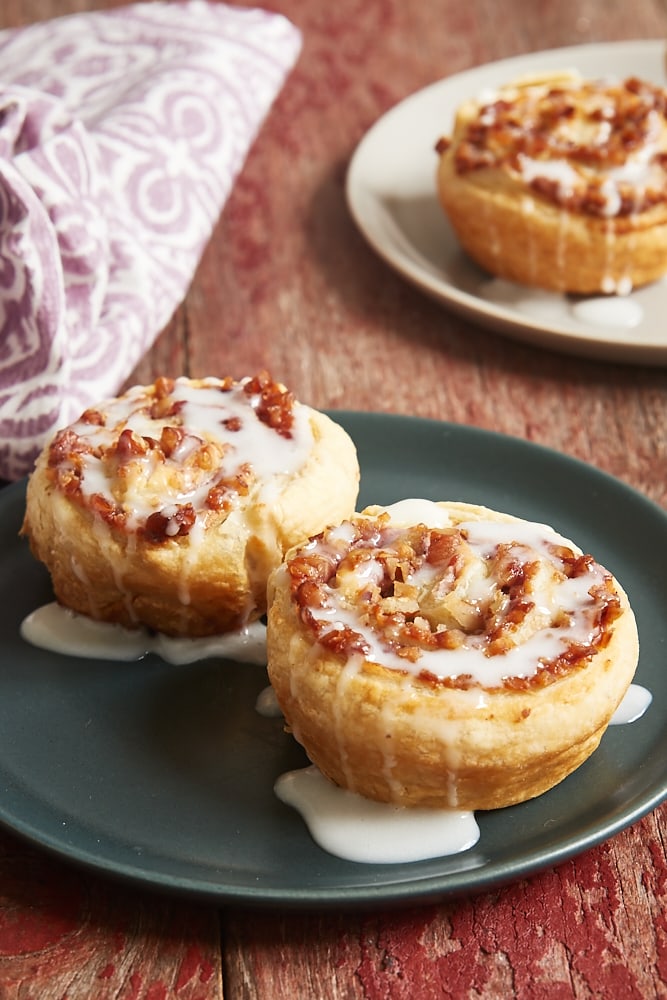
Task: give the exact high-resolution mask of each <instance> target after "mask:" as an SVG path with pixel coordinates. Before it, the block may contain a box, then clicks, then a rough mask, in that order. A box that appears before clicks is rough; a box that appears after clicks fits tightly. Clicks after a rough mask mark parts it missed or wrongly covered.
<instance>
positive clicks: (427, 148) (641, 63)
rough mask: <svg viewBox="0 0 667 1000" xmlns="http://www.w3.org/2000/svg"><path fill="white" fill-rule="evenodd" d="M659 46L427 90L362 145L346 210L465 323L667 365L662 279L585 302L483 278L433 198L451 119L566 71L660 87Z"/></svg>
mask: <svg viewBox="0 0 667 1000" xmlns="http://www.w3.org/2000/svg"><path fill="white" fill-rule="evenodd" d="M664 66H665V43H664V42H662V41H631V42H611V43H607V44H603V45H586V46H576V47H573V48H565V49H553V50H551V51H549V52H539V53H530V54H529V55H525V56H520V57H518V58H515V59H506V60H503V61H501V62H496V63H490V64H489V65H487V66H480V67H477V68H475V69H472V70H468V71H466V72H465V73H459V74H457V75H456V76H451V77H449V78H447V79H445V80H441V81H440V82H439V83H434V84H432V85H431V86H429V87H426V88H425V89H424V90H421V91H419V92H418V93H416V94H413V95H412V96H411V97H408V98H406V100H404V101H402V102H401V103H400V104H398V105H397V106H396V107H394V108H392V109H391V110H390V111H389V112H388V113H387V114H386V115H384V116H383V117H382V118H381V119H380V120H379V121H378V122H376V124H375V125H374V126H373V127H372V128H371V129H370V131H369V132H368V133H367V134H366V136H365V137H364V139H363V140H362V141H361V143H360V144H359V146H358V148H357V150H356V152H355V154H354V156H353V158H352V162H351V164H350V169H349V171H348V177H347V200H348V205H349V208H350V211H351V213H352V216H353V218H354V219H355V221H356V223H357V225H358V226H359V228H360V230H361V232H362V233H363V234H364V236H365V237H366V239H367V240H368V242H369V243H370V245H371V246H372V247H373V248H374V249H375V250H376V251H377V253H378V254H379V255H380V256H381V257H382V258H383V259H384V260H385V261H386V262H387V263H388V264H389V265H390V266H391V267H393V268H395V270H397V271H398V272H399V273H400V274H402V275H403V276H404V277H405V278H407V279H408V280H409V281H411V282H413V283H414V284H415V285H417V286H418V287H419V288H421V289H422V290H423V291H424V292H426V293H427V294H428V295H431V296H432V297H433V298H435V299H437V300H438V301H440V302H441V303H442V304H443V305H445V306H447V307H449V308H450V309H452V310H454V311H456V312H458V313H460V314H462V315H463V316H465V317H466V318H468V319H470V320H472V321H474V322H477V323H479V324H481V325H483V326H485V327H488V328H490V329H492V330H495V331H497V332H499V333H502V334H506V335H507V336H510V337H513V338H515V339H518V340H523V341H527V342H528V343H532V344H538V345H540V346H542V347H548V348H552V349H554V350H559V351H566V352H568V353H571V354H578V355H582V356H585V357H592V358H597V359H599V360H606V361H620V362H631V363H633V364H644V365H665V364H667V326H666V325H665V322H664V316H665V313H666V312H667V279H666V280H663V281H661V282H658V283H656V284H654V285H651V286H648V287H646V288H643V289H639V290H637V291H635V292H633V293H632V294H631V295H629V296H627V297H623V298H618V297H615V296H610V297H608V298H596V299H584V298H581V297H577V296H570V295H558V294H555V293H551V292H542V291H539V290H533V289H529V288H526V287H524V286H520V285H514V284H511V283H510V282H507V281H499V280H495V279H492V278H491V277H490V276H489V275H487V274H486V273H485V272H483V271H481V270H480V269H479V268H478V267H476V266H475V265H474V264H473V263H471V262H470V261H469V260H468V258H467V257H466V256H465V255H464V254H463V252H462V250H461V249H460V247H459V245H458V242H457V240H456V238H455V237H454V234H453V232H452V230H451V228H450V227H449V225H448V223H447V221H446V219H445V217H444V215H443V213H442V211H441V209H440V207H439V205H438V200H437V196H436V187H435V171H436V166H437V157H436V154H435V150H434V146H435V143H436V141H437V139H438V138H439V137H440V136H441V135H443V134H447V133H448V131H449V130H450V128H451V125H452V122H453V118H454V112H455V110H456V108H457V107H458V105H459V104H460V103H461V102H462V101H463V100H465V99H466V98H468V97H471V96H472V97H475V96H478V95H479V94H480V93H482V92H483V91H484V90H486V89H493V88H494V87H496V86H498V85H499V84H501V83H505V82H507V80H511V79H512V78H514V77H516V76H520V75H522V74H524V73H531V72H545V71H548V70H556V69H563V68H566V69H567V68H571V69H577V70H578V71H579V72H580V73H581V74H582V75H584V76H586V77H592V78H595V77H600V76H604V75H607V76H608V75H609V74H610V72H612V71H613V73H614V76H617V77H619V78H623V77H626V76H631V75H635V76H641V77H643V78H644V79H647V80H651V81H653V82H655V83H660V84H665V83H667V80H666V78H665V69H664Z"/></svg>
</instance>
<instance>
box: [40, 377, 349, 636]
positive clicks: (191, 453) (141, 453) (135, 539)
mask: <svg viewBox="0 0 667 1000" xmlns="http://www.w3.org/2000/svg"><path fill="white" fill-rule="evenodd" d="M358 481H359V467H358V462H357V457H356V450H355V447H354V444H353V442H352V440H351V439H350V437H349V436H348V435H347V433H346V432H345V431H344V430H343V428H342V427H340V426H339V425H338V424H336V423H335V422H334V421H332V420H331V419H330V418H328V417H327V416H326V415H325V414H322V413H320V412H318V411H316V410H314V409H311V408H310V407H307V406H305V405H303V404H300V403H298V402H297V401H295V400H294V399H293V398H292V396H291V394H290V393H289V392H288V390H286V389H285V387H284V386H280V385H279V384H277V383H274V382H272V380H271V379H270V377H269V376H266V375H262V376H256V377H255V378H253V379H246V380H240V381H238V382H237V381H234V380H233V379H224V380H220V379H199V380H195V379H178V380H165V379H161V380H158V381H157V382H156V383H155V384H154V385H153V386H145V387H144V386H139V387H135V388H134V389H132V390H130V391H129V392H128V393H127V394H125V395H124V396H121V397H119V398H118V399H115V400H108V401H106V402H105V403H101V404H100V405H99V406H98V407H95V408H91V409H90V410H88V411H86V413H85V414H84V415H83V416H82V418H81V420H80V421H79V422H78V423H77V424H75V425H72V426H71V427H69V428H65V429H64V430H63V431H61V432H60V433H59V434H58V435H56V437H55V438H54V440H53V441H52V442H51V443H50V444H49V445H48V446H47V447H45V449H44V451H43V452H42V454H41V455H40V457H39V459H38V461H37V464H36V467H35V470H34V473H33V474H32V476H31V477H30V480H29V483H28V489H27V503H26V514H25V519H24V525H23V532H24V534H26V535H27V536H28V538H29V540H30V545H31V548H32V550H33V552H34V554H35V555H36V557H37V558H38V559H40V560H41V561H42V562H43V563H44V564H45V565H46V567H47V569H48V570H49V573H50V574H51V580H52V583H53V589H54V592H55V596H56V598H57V600H58V601H59V602H60V603H61V604H63V605H64V606H65V607H67V608H70V609H72V610H73V611H76V612H79V613H82V614H85V615H88V616H90V617H92V618H95V619H98V620H101V621H107V622H114V623H118V624H121V625H124V626H127V627H135V626H146V627H148V628H151V629H155V630H157V631H159V632H163V633H165V634H168V635H174V636H185V637H194V636H205V635H217V634H220V633H224V632H226V631H230V630H232V629H236V628H238V627H240V626H243V625H244V624H246V623H247V622H249V621H251V620H253V619H255V618H258V617H260V616H261V615H262V614H263V613H264V612H265V610H266V584H267V578H268V575H269V573H270V571H271V570H272V569H273V568H274V567H275V566H277V565H278V564H279V563H280V561H281V560H282V557H283V555H284V552H285V551H286V550H287V549H288V548H289V547H290V546H293V545H294V544H296V543H297V542H298V541H299V540H301V539H303V538H305V537H308V536H309V535H311V534H312V533H313V532H317V531H319V530H321V529H322V528H324V527H325V526H326V525H327V524H329V523H335V522H336V521H337V520H339V519H340V518H341V517H346V516H348V515H349V514H350V513H351V512H352V511H353V510H354V504H355V502H356V497H357V491H358Z"/></svg>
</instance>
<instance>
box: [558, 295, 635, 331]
mask: <svg viewBox="0 0 667 1000" xmlns="http://www.w3.org/2000/svg"><path fill="white" fill-rule="evenodd" d="M570 312H571V313H572V315H573V316H574V317H575V318H576V319H578V320H581V322H582V323H588V324H589V325H590V326H599V327H605V328H606V327H617V328H619V329H626V330H631V329H633V328H634V327H636V326H639V324H640V323H641V321H642V319H643V317H644V311H643V309H642V307H641V305H640V304H639V303H638V302H636V301H635V300H633V299H629V298H624V297H622V296H621V295H620V292H619V295H618V296H605V297H598V298H591V299H582V300H581V301H579V302H573V303H572V304H571V305H570Z"/></svg>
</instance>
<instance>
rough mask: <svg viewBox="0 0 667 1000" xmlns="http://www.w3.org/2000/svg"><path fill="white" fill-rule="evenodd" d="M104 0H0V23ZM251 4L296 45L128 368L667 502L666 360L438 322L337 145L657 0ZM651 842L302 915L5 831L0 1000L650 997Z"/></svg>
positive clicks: (663, 902) (657, 27) (656, 971)
mask: <svg viewBox="0 0 667 1000" xmlns="http://www.w3.org/2000/svg"><path fill="white" fill-rule="evenodd" d="M248 5H250V4H248ZM111 6H116V4H115V3H114V2H113V0H109V2H95V0H43V2H40V3H37V2H36V0H3V3H2V5H1V6H0V27H9V26H19V25H22V24H26V23H29V22H30V21H31V20H36V19H38V18H39V19H41V18H44V17H47V16H55V15H58V14H63V13H71V12H78V11H82V10H86V9H91V8H94V7H111ZM267 6H269V7H271V8H272V9H276V10H279V11H281V12H283V13H285V14H286V15H287V16H288V17H290V18H291V19H292V21H293V22H294V23H295V24H297V25H298V26H299V27H300V28H301V29H302V31H303V36H304V49H303V53H302V56H301V59H300V61H299V63H298V66H297V68H296V70H295V71H294V73H293V74H292V75H291V77H290V78H289V80H288V82H287V84H286V86H285V88H284V90H283V91H282V93H281V95H280V97H279V99H278V101H277V103H276V105H275V106H274V108H273V110H272V112H271V115H270V117H269V119H268V121H267V122H266V124H265V126H264V128H263V130H262V132H261V134H260V136H259V138H258V140H257V142H256V143H255V145H254V147H253V149H252V151H251V153H250V156H249V158H248V160H247V163H246V165H245V167H244V170H243V172H242V175H241V177H240V179H239V180H238V182H237V184H236V186H235V189H234V191H233V193H232V196H231V198H230V200H229V202H228V204H227V206H226V208H225V210H224V212H223V214H222V217H221V219H220V222H219V224H218V226H217V228H216V230H215V232H214V235H213V238H212V240H211V242H210V244H209V246H208V247H207V249H206V252H205V254H204V256H203V259H202V261H201V265H200V266H199V268H198V270H197V273H196V275H195V278H194V281H193V283H192V286H191V288H190V291H189V293H188V295H187V297H186V299H185V301H184V303H183V304H182V306H181V307H180V308H179V309H178V311H177V313H176V315H175V316H174V317H173V320H172V321H171V322H170V324H169V326H168V328H167V329H166V330H165V331H164V332H163V333H162V335H161V337H160V338H159V340H158V341H157V343H156V345H155V347H154V349H153V350H152V351H151V352H150V353H149V354H148V356H147V357H145V358H144V359H143V360H142V362H141V363H140V364H139V366H138V367H137V370H136V371H135V372H134V373H133V376H132V378H131V379H129V380H128V381H130V382H135V381H150V380H152V379H153V378H154V377H155V376H156V375H158V374H166V375H178V374H182V373H185V374H190V375H193V376H198V375H205V374H225V373H228V372H232V373H234V374H237V375H240V374H245V373H251V372H253V371H255V370H257V369H258V368H260V367H264V366H266V367H268V368H269V369H270V370H271V371H272V373H273V374H274V375H275V376H277V377H279V378H280V379H282V380H283V381H285V382H286V383H288V384H289V385H290V386H291V387H292V388H293V389H294V391H295V392H296V394H297V396H298V397H299V398H301V399H302V400H304V401H306V402H308V403H311V404H312V405H314V406H317V407H332V408H349V409H359V410H371V411H373V410H374V411H393V412H396V413H402V414H413V415H419V416H423V417H431V418H438V419H443V420H448V421H453V422H456V423H460V424H471V425H475V426H478V427H482V428H488V429H493V430H495V431H501V432H505V433H507V434H510V435H515V436H518V437H520V438H526V439H529V440H530V441H535V442H539V443H541V444H544V445H548V446H550V447H552V448H555V449H558V450H560V451H562V452H565V453H567V454H568V455H573V456H576V457H577V458H580V459H583V460H585V461H587V462H590V463H592V464H593V465H595V466H597V467H598V468H600V469H603V470H605V471H607V472H609V473H612V474H613V475H614V476H617V477H619V478H620V479H622V480H624V481H625V482H627V483H629V484H630V485H632V486H633V487H635V488H637V489H638V490H640V491H642V492H643V493H645V494H646V495H647V496H649V497H650V498H652V499H653V500H655V501H656V502H658V503H660V504H663V505H665V504H667V371H665V370H661V369H660V368H658V367H640V366H630V365H622V364H611V363H606V362H598V361H595V360H584V359H581V358H576V357H573V356H567V355H565V354H557V353H551V352H549V351H546V350H542V349H540V348H538V347H533V346H531V345H527V344H521V343H519V342H515V341H512V340H510V339H507V338H504V337H501V336H498V335H496V334H495V333H492V332H485V331H484V330H483V329H481V328H479V327H478V326H476V325H474V324H473V323H471V322H466V321H464V320H463V319H461V318H457V317H456V316H455V315H453V314H452V313H449V312H447V311H445V310H444V309H442V308H441V307H440V306H439V305H437V304H435V303H434V302H431V301H430V300H428V299H427V298H426V297H424V296H423V295H422V294H420V293H419V292H418V291H417V290H415V289H414V288H412V287H411V286H409V285H408V284H407V283H405V282H404V281H403V280H401V279H400V278H398V277H396V276H394V274H393V273H392V272H390V270H389V269H388V268H387V267H386V265H385V264H384V263H382V262H381V261H380V259H379V258H378V257H377V256H376V255H375V254H374V253H373V252H372V251H371V250H370V249H369V247H368V246H367V244H366V242H365V241H364V239H363V238H362V237H361V235H360V234H359V233H358V231H357V230H356V228H355V226H354V224H353V222H352V220H351V218H350V215H349V213H348V211H347V209H346V206H345V201H344V181H345V175H346V168H347V165H348V163H349V160H350V157H351V154H352V152H353V150H354V148H355V146H356V144H357V143H358V141H359V140H360V139H361V137H362V136H363V134H364V133H365V131H366V130H367V129H368V128H369V126H370V125H371V124H372V123H373V122H374V121H375V120H376V119H377V118H378V117H379V116H380V115H382V114H383V112H385V111H386V110H387V109H388V108H390V107H391V106H392V105H394V104H395V103H396V102H398V101H399V100H400V99H402V98H403V97H405V96H406V95H408V94H410V93H412V92H414V91H417V90H419V89H420V88H421V87H423V86H425V85H426V84H428V83H430V82H432V81H435V80H438V79H440V78H442V77H443V76H445V75H448V74H451V73H455V72H457V71H460V70H463V69H465V68H467V67H470V66H474V65H476V64H481V63H484V62H488V61H491V60H495V59H498V58H501V57H507V56H514V55H517V54H520V53H523V52H527V51H531V50H541V49H546V48H551V47H555V46H561V45H570V44H576V43H585V42H602V41H610V40H619V39H630V38H661V37H665V36H667V3H665V2H664V0H634V2H633V3H632V4H629V3H627V2H625V0H587V2H586V3H580V2H576V0H535V2H533V3H525V2H522V0H504V2H503V3H502V4H498V3H495V2H493V0H466V2H461V0H421V2H418V3H411V4H410V3H405V2H403V0H368V2H366V3H360V2H358V0H336V2H335V3H327V2H326V0H272V2H271V3H270V4H268V5H267ZM610 70H613V67H610ZM666 838H667V806H663V807H661V808H659V809H657V810H656V811H655V812H654V813H652V814H651V815H648V816H647V817H645V818H644V819H642V820H641V821H640V822H638V823H637V824H636V825H635V826H633V827H631V828H630V829H627V830H625V831H624V832H621V833H619V834H618V835H617V836H615V837H613V839H611V840H610V841H608V842H606V843H604V844H602V845H601V846H599V847H596V848H594V849H591V850H589V851H588V852H586V853H585V854H583V855H582V856H580V857H578V858H576V859H574V860H572V861H568V862H566V863H564V864H561V865H560V866H559V867H557V868H552V869H548V870H547V871H544V872H542V873H541V874H537V875H535V876H533V877H531V878H529V879H526V880H524V881H520V882H518V883H517V884H512V885H509V886H507V887H505V888H502V889H498V890H495V891H493V892H489V893H487V894H485V895H480V896H477V897H476V898H466V899H461V900H457V901H449V902H445V903H443V904H441V905H428V906H420V907H415V908H411V909H402V910H399V911H396V912H393V911H391V910H389V911H384V912H375V911H370V912H344V913H338V912H336V911H333V912H321V913H315V914H305V913H281V912H272V911H260V912H249V911H242V910H236V909H216V908H215V907H213V906H210V905H203V904H199V903H197V902H192V901H191V900H187V899H183V898H171V897H169V896H156V895H154V894H151V893H149V892H148V891H145V890H143V889H142V888H141V887H136V888H134V887H127V886H120V885H118V884H115V883H112V882H111V881H107V880H106V879H104V878H101V877H96V876H94V875H92V874H89V873H87V872H85V871H82V870H78V869H75V868H72V867H70V866H69V865H68V864H67V863H65V862H61V861H59V860H55V859H53V858H52V857H50V856H47V855H46V854H43V853H41V852H40V851H39V850H37V849H34V848H31V847H29V846H26V845H25V844H24V843H23V842H21V841H20V840H19V839H17V838H15V837H14V836H12V835H8V834H6V833H3V834H2V835H0V997H1V998H2V1000H14V998H19V997H21V998H28V997H30V998H40V1000H51V998H52V1000H62V998H65V997H67V998H68V1000H79V998H91V1000H106V998H109V1000H110V998H114V1000H129V998H132V1000H168V998H174V1000H175V998H178V1000H204V998H206V1000H214V998H221V997H223V996H224V997H225V998H226V1000H241V998H243V1000H251V998H263V1000H267V998H268V1000H270V998H283V997H284V998H289V1000H293V998H299V997H313V998H320V1000H324V998H339V1000H340V998H349V1000H352V998H362V997H365V998H372V1000H380V998H386V997H396V998H402V997H411V996H413V995H418V996H420V997H424V998H428V997H433V998H435V997H443V998H444V997H452V998H456V1000H463V998H465V1000H468V998H470V1000H472V998H485V1000H488V998H500V997H503V998H505V997H510V996H517V997H522V998H531V1000H533V998H534V1000H537V998H544V1000H547V998H548V1000H564V998H566V997H576V998H582V1000H583V998H589V997H590V998H592V997H609V998H614V1000H616V998H618V1000H620V998H623V1000H629V998H635V1000H640V998H641V1000H650V998H653V997H665V996H667V918H666V917H665V912H666V910H667V858H666V855H665V839H666ZM418 986H419V990H418V992H417V987H418Z"/></svg>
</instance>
